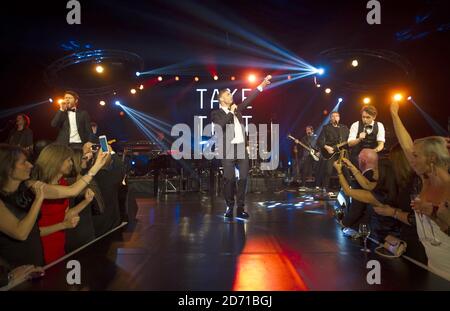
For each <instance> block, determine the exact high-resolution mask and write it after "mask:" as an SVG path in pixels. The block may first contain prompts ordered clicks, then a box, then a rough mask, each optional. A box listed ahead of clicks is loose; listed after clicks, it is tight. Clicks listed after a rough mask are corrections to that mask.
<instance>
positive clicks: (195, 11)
mask: <svg viewBox="0 0 450 311" xmlns="http://www.w3.org/2000/svg"><path fill="white" fill-rule="evenodd" d="M176 5H178V6H179V7H181V9H182V10H183V11H185V12H190V13H191V14H192V15H194V16H196V17H197V18H199V19H201V20H204V21H205V22H208V23H210V24H213V25H214V26H216V27H218V28H222V29H223V30H226V31H231V32H233V33H234V34H235V35H237V36H239V37H241V38H243V39H245V40H247V41H250V42H252V43H254V44H257V45H259V46H261V47H262V48H266V49H268V50H270V51H272V52H274V53H276V54H278V55H280V56H282V57H285V58H288V59H291V60H292V61H294V62H296V63H298V65H299V66H304V68H305V69H306V70H311V71H312V70H315V68H314V67H313V66H311V65H309V64H308V63H306V62H305V61H304V60H302V59H301V58H299V57H297V56H295V54H294V53H292V52H290V51H288V50H286V49H285V48H282V47H281V46H278V45H276V44H275V43H273V42H270V41H269V40H267V39H263V38H260V37H258V36H257V35H255V34H253V33H251V32H249V31H246V30H244V27H242V25H237V24H234V23H233V22H231V21H229V20H227V19H226V18H224V16H223V15H219V14H217V13H216V12H214V11H212V10H209V9H207V8H205V7H203V6H201V5H199V4H197V3H194V2H190V1H180V2H176Z"/></svg>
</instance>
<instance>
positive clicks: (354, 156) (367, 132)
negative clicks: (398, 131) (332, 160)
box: [348, 105, 386, 166]
mask: <svg viewBox="0 0 450 311" xmlns="http://www.w3.org/2000/svg"><path fill="white" fill-rule="evenodd" d="M376 117H377V109H376V108H375V107H374V106H372V105H366V106H364V107H363V108H362V109H361V119H362V122H361V121H356V122H355V123H353V124H352V126H351V127H350V134H349V136H348V145H349V147H351V153H350V157H351V161H352V163H353V164H354V165H356V166H357V165H358V155H359V153H360V152H361V150H363V149H366V148H368V149H373V150H374V151H375V152H377V153H378V152H381V151H383V149H384V143H385V141H386V138H385V130H384V125H383V123H381V122H376V121H375V119H376Z"/></svg>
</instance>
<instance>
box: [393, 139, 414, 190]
mask: <svg viewBox="0 0 450 311" xmlns="http://www.w3.org/2000/svg"><path fill="white" fill-rule="evenodd" d="M389 160H390V161H391V163H392V168H393V169H394V174H395V179H396V180H397V185H398V186H399V187H400V188H403V189H406V188H408V187H409V186H411V182H412V181H413V179H414V175H415V174H414V171H413V169H412V168H411V166H410V165H409V162H408V159H407V158H406V155H405V152H404V151H403V149H402V147H401V146H400V144H396V145H394V146H393V147H392V148H391V150H390V151H389Z"/></svg>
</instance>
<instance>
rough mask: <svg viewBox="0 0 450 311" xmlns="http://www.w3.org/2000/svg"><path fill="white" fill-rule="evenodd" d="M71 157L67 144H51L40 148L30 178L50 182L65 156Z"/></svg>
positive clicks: (56, 173) (71, 153) (71, 152)
mask: <svg viewBox="0 0 450 311" xmlns="http://www.w3.org/2000/svg"><path fill="white" fill-rule="evenodd" d="M72 157H73V151H72V149H70V148H69V147H67V146H64V145H58V144H51V145H48V146H47V147H45V148H44V149H42V151H41V153H40V154H39V157H38V158H37V160H36V163H35V164H34V168H33V173H32V179H35V180H40V181H43V182H45V183H50V182H51V181H52V180H53V179H54V178H55V177H56V176H57V175H58V174H59V171H60V169H61V165H62V164H63V162H64V161H65V160H66V159H67V158H72Z"/></svg>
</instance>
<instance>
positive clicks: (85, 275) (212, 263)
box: [14, 189, 450, 291]
mask: <svg viewBox="0 0 450 311" xmlns="http://www.w3.org/2000/svg"><path fill="white" fill-rule="evenodd" d="M330 203H332V202H326V201H322V200H316V198H315V197H314V196H313V195H312V194H305V193H303V194H302V193H300V192H298V191H297V190H295V189H291V190H282V191H279V192H278V193H273V192H266V193H262V194H256V193H251V194H248V196H247V205H248V211H249V213H250V215H251V217H250V219H249V220H248V221H245V220H237V219H234V220H232V221H228V220H225V219H224V218H223V217H222V213H223V211H224V201H223V199H222V198H221V197H218V196H209V195H207V194H200V193H184V194H166V195H160V196H159V197H158V198H154V197H150V196H149V197H147V198H145V197H141V198H138V199H137V206H138V212H137V222H136V223H135V224H132V223H130V224H128V226H126V227H123V228H121V229H119V230H116V231H115V232H113V233H111V234H109V235H108V236H106V237H104V238H102V239H100V240H99V241H97V242H95V243H94V244H92V245H90V246H88V247H86V248H85V249H83V250H81V251H80V252H78V253H76V254H74V255H73V256H71V257H70V258H68V259H66V260H64V261H62V262H60V263H58V264H56V265H55V266H53V267H51V268H49V269H47V271H46V276H45V277H43V278H42V279H40V280H35V281H33V282H27V283H24V284H21V285H19V286H18V287H16V288H15V289H14V290H64V291H66V290H70V291H74V290H75V291H76V290H80V291H84V290H126V291H129V290H138V291H141V290H167V291H172V290H175V291H191V290H193V291H197V290H202V291H215V290H220V291H222V290H223V291H230V290H258V291H259V290H261V291H280V290H283V291H311V290H312V291H316V290H326V291H329V290H338V291H342V290H368V291H372V290H450V282H447V281H445V280H444V279H442V278H440V277H438V276H436V275H434V274H432V273H430V272H428V271H427V270H425V269H423V268H421V267H419V266H417V265H415V264H413V263H411V262H410V261H408V260H406V259H403V258H401V259H385V258H382V257H380V256H378V255H376V254H374V253H371V254H369V255H367V256H366V255H365V254H364V253H363V252H361V251H360V248H361V245H360V242H358V241H354V240H351V239H349V238H346V237H344V236H343V234H342V232H341V228H340V226H339V225H338V224H337V222H336V220H335V219H334V217H333V216H332V213H331V205H330ZM371 246H372V248H373V246H374V244H371ZM72 259H75V260H78V261H79V262H80V264H81V285H68V284H67V282H66V275H67V272H68V271H69V270H68V269H67V268H66V263H67V261H69V260H72ZM371 259H376V260H378V261H379V262H380V264H381V284H380V285H369V284H368V283H367V281H366V276H367V274H368V272H369V271H370V269H367V268H366V263H367V261H368V260H371Z"/></svg>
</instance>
